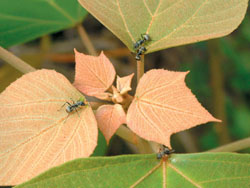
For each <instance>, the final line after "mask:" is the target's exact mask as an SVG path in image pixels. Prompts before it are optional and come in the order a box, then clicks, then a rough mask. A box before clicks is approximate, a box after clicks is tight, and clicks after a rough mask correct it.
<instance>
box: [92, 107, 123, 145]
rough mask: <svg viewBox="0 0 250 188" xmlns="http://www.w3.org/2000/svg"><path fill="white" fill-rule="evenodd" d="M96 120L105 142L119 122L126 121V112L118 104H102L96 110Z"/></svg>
mask: <svg viewBox="0 0 250 188" xmlns="http://www.w3.org/2000/svg"><path fill="white" fill-rule="evenodd" d="M96 120H97V124H98V127H99V129H100V130H101V131H102V133H103V135H104V137H105V138H106V141H107V143H109V140H110V138H111V137H112V136H113V134H114V133H115V131H116V130H117V129H118V128H119V126H120V125H121V124H125V123H126V114H125V112H124V110H123V108H122V106H121V105H120V104H115V105H102V106H100V107H99V108H98V109H97V111H96Z"/></svg>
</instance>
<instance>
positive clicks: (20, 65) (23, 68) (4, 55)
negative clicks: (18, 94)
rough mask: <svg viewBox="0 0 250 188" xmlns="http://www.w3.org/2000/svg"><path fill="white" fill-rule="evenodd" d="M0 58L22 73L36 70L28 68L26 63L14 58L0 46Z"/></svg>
mask: <svg viewBox="0 0 250 188" xmlns="http://www.w3.org/2000/svg"><path fill="white" fill-rule="evenodd" d="M0 58H1V59H3V60H4V61H5V62H6V63H8V64H10V65H11V66H13V67H14V68H16V69H17V70H19V71H20V72H22V73H28V72H32V71H35V70H36V69H35V68H34V67H32V66H30V65H29V64H28V63H26V62H24V61H23V60H21V59H20V58H18V57H16V56H15V55H13V54H12V53H11V52H9V51H7V50H6V49H4V48H2V47H1V46H0Z"/></svg>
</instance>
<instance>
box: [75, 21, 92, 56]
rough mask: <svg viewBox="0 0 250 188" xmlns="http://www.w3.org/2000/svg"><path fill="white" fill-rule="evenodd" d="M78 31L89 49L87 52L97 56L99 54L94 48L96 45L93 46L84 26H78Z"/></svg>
mask: <svg viewBox="0 0 250 188" xmlns="http://www.w3.org/2000/svg"><path fill="white" fill-rule="evenodd" d="M76 27H77V31H78V33H79V35H80V38H81V39H82V42H83V44H84V45H85V47H86V48H87V51H88V53H89V54H90V55H93V56H97V52H96V50H95V48H94V45H93V44H92V42H91V40H90V38H89V36H88V34H87V32H86V30H85V29H84V27H83V26H82V24H78V25H77V26H76Z"/></svg>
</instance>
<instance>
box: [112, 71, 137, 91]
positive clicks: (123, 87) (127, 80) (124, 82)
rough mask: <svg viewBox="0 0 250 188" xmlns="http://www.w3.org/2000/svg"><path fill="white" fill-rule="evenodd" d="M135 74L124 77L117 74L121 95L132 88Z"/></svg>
mask: <svg viewBox="0 0 250 188" xmlns="http://www.w3.org/2000/svg"><path fill="white" fill-rule="evenodd" d="M133 76H134V73H133V74H130V75H128V76H125V77H122V78H120V77H119V76H117V79H116V87H117V89H118V91H119V92H120V94H121V95H123V94H125V93H127V92H128V91H130V90H131V81H132V78H133Z"/></svg>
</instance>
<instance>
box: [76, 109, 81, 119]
mask: <svg viewBox="0 0 250 188" xmlns="http://www.w3.org/2000/svg"><path fill="white" fill-rule="evenodd" d="M75 110H76V113H77V115H78V117H79V118H80V115H79V113H78V111H77V109H75Z"/></svg>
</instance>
